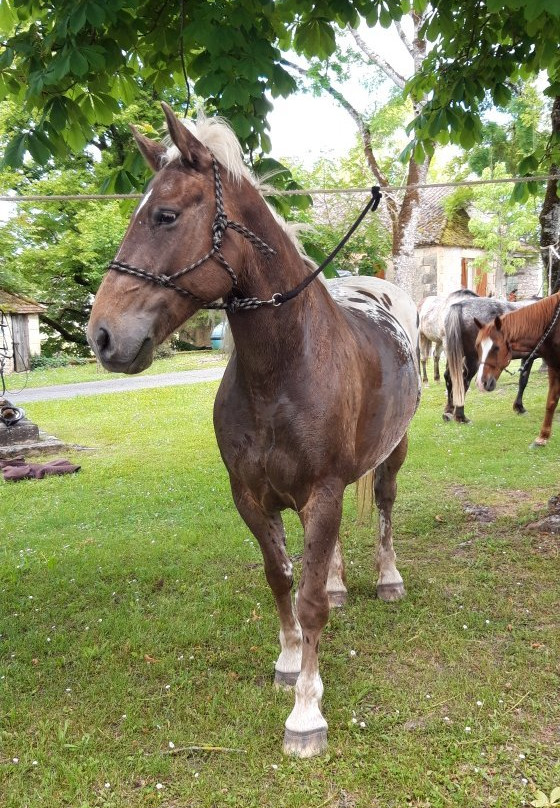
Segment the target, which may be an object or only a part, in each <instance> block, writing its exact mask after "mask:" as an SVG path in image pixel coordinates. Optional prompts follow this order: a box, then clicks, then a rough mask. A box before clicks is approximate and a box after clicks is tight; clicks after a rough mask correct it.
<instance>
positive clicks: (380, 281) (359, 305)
mask: <svg viewBox="0 0 560 808" xmlns="http://www.w3.org/2000/svg"><path fill="white" fill-rule="evenodd" d="M327 289H328V290H329V292H330V293H331V295H332V297H334V299H335V300H336V302H337V303H339V305H341V306H342V307H343V308H349V309H355V310H358V311H362V312H364V313H365V314H368V315H370V316H373V317H375V316H376V315H381V316H384V315H389V316H390V317H391V318H392V319H393V320H395V321H396V322H397V323H398V324H399V325H400V327H401V329H402V330H403V331H404V333H405V335H406V337H407V338H408V341H409V342H410V345H411V347H412V349H413V351H414V352H416V350H417V346H418V327H419V316H418V310H417V308H416V306H415V305H414V302H413V300H412V298H411V297H410V295H408V294H407V293H406V292H405V291H404V290H403V289H400V288H399V287H398V286H395V284H393V283H390V281H386V280H385V279H384V278H376V277H370V276H368V275H354V276H352V277H347V278H335V279H333V280H329V281H327Z"/></svg>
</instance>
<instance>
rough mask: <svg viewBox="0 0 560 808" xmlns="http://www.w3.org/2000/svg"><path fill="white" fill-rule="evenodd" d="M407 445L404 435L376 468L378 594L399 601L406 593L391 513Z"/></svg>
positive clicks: (386, 599) (385, 599) (383, 598)
mask: <svg viewBox="0 0 560 808" xmlns="http://www.w3.org/2000/svg"><path fill="white" fill-rule="evenodd" d="M407 448H408V438H407V436H406V435H405V436H404V437H403V439H402V440H401V442H400V443H399V444H398V446H397V447H396V448H395V449H394V450H393V452H392V453H391V454H390V455H389V457H388V458H387V459H386V460H384V461H383V463H381V465H380V466H378V467H377V468H376V469H375V502H376V505H377V508H378V510H379V544H378V547H377V557H376V566H377V571H378V573H379V577H378V579H377V596H378V597H379V598H380V599H381V600H384V601H387V602H389V601H393V600H400V598H402V597H403V596H404V594H405V589H404V584H403V579H402V578H401V575H400V573H399V571H398V569H397V568H396V566H395V560H396V554H395V551H394V549H393V526H392V514H393V505H394V502H395V498H396V495H397V473H398V471H399V469H400V467H401V466H402V464H403V463H404V460H405V458H406V452H407Z"/></svg>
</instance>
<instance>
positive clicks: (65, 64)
mask: <svg viewBox="0 0 560 808" xmlns="http://www.w3.org/2000/svg"><path fill="white" fill-rule="evenodd" d="M69 72H70V51H69V50H68V49H67V48H66V47H65V48H64V49H63V50H62V51H61V52H60V53H59V54H57V56H55V58H54V59H53V60H52V62H51V63H50V66H49V67H48V68H47V76H46V78H45V84H56V82H58V81H60V79H62V78H64V76H66V75H67V74H68V73H69Z"/></svg>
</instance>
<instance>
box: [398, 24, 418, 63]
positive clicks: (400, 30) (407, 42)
mask: <svg viewBox="0 0 560 808" xmlns="http://www.w3.org/2000/svg"><path fill="white" fill-rule="evenodd" d="M395 28H396V29H397V34H398V35H399V36H400V38H401V41H402V43H403V45H404V46H405V48H406V49H407V51H408V52H409V53H410V55H411V56H412V58H414V51H413V49H412V42H411V41H410V40H409V38H408V37H407V35H406V34H405V31H404V28H403V27H402V25H401V24H400V22H395Z"/></svg>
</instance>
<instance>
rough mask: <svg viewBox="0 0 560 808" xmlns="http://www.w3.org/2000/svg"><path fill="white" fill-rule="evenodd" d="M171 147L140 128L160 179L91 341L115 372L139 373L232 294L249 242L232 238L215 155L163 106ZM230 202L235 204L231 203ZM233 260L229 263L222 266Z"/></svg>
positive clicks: (129, 240) (100, 297)
mask: <svg viewBox="0 0 560 808" xmlns="http://www.w3.org/2000/svg"><path fill="white" fill-rule="evenodd" d="M163 108H164V112H165V116H166V119H167V126H168V130H169V135H170V137H171V140H172V141H173V144H174V146H175V148H171V149H168V148H166V147H165V146H163V145H161V144H159V143H155V142H153V141H151V140H149V139H148V138H147V137H144V136H143V135H141V134H140V133H139V132H137V131H136V130H134V129H133V134H134V138H135V140H136V143H137V145H138V148H139V149H140V151H141V152H142V154H143V156H144V158H145V159H146V161H147V162H148V164H149V165H150V167H151V168H152V170H153V171H154V178H153V179H152V182H151V183H150V186H149V188H148V190H147V192H146V193H145V195H144V197H143V199H142V200H141V202H140V204H139V205H138V207H137V208H136V211H135V213H134V214H133V216H132V219H131V221H130V224H129V226H128V230H127V231H126V234H125V236H124V239H123V241H122V244H121V246H120V248H119V251H118V253H117V256H116V258H115V261H114V262H113V263H112V264H111V265H110V267H109V272H108V273H107V275H106V276H105V278H104V280H103V282H102V284H101V286H100V288H99V291H98V293H97V296H96V298H95V301H94V304H93V308H92V312H91V317H90V321H89V325H88V341H89V343H90V345H91V347H92V349H93V351H94V352H95V354H96V355H97V357H98V358H99V360H100V361H101V363H102V364H103V365H104V367H106V368H107V369H108V370H112V371H121V372H125V373H137V372H139V371H141V370H144V369H145V368H147V367H148V366H149V365H150V364H151V362H152V359H153V351H154V348H155V347H156V346H157V345H159V344H160V343H161V342H162V341H163V340H164V339H166V338H167V337H168V336H169V335H170V334H172V333H173V331H175V330H176V329H177V328H178V327H179V326H180V325H181V324H182V323H183V322H185V320H187V319H188V318H189V317H191V316H192V315H193V314H194V313H195V312H196V311H197V310H198V309H199V308H201V306H203V305H204V304H205V303H210V302H211V301H215V300H217V299H218V298H221V297H225V296H227V295H228V294H229V293H230V292H231V290H232V287H233V286H234V284H235V281H236V278H235V274H234V272H233V271H232V269H231V267H232V266H234V267H235V266H237V265H238V263H241V261H240V259H239V255H238V253H239V251H240V250H241V249H242V248H243V244H244V240H243V239H242V238H239V237H238V236H236V235H233V236H228V238H227V243H224V244H223V245H222V243H221V239H222V236H223V231H224V222H225V221H226V217H225V213H224V210H223V206H222V202H221V193H222V188H221V178H220V175H219V170H218V167H217V163H216V162H215V160H214V158H213V155H212V153H211V152H210V151H209V150H208V149H207V148H206V146H204V145H203V144H202V143H201V142H200V141H199V140H198V139H197V138H196V137H195V136H194V135H193V134H192V133H191V132H190V131H189V130H188V129H187V128H186V127H185V126H184V125H183V124H182V123H181V122H180V121H179V119H178V118H177V117H176V116H175V115H174V114H173V112H172V111H171V109H170V108H169V107H168V106H167V105H165V104H164V105H163ZM228 204H229V202H228ZM222 259H225V260H222Z"/></svg>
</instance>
